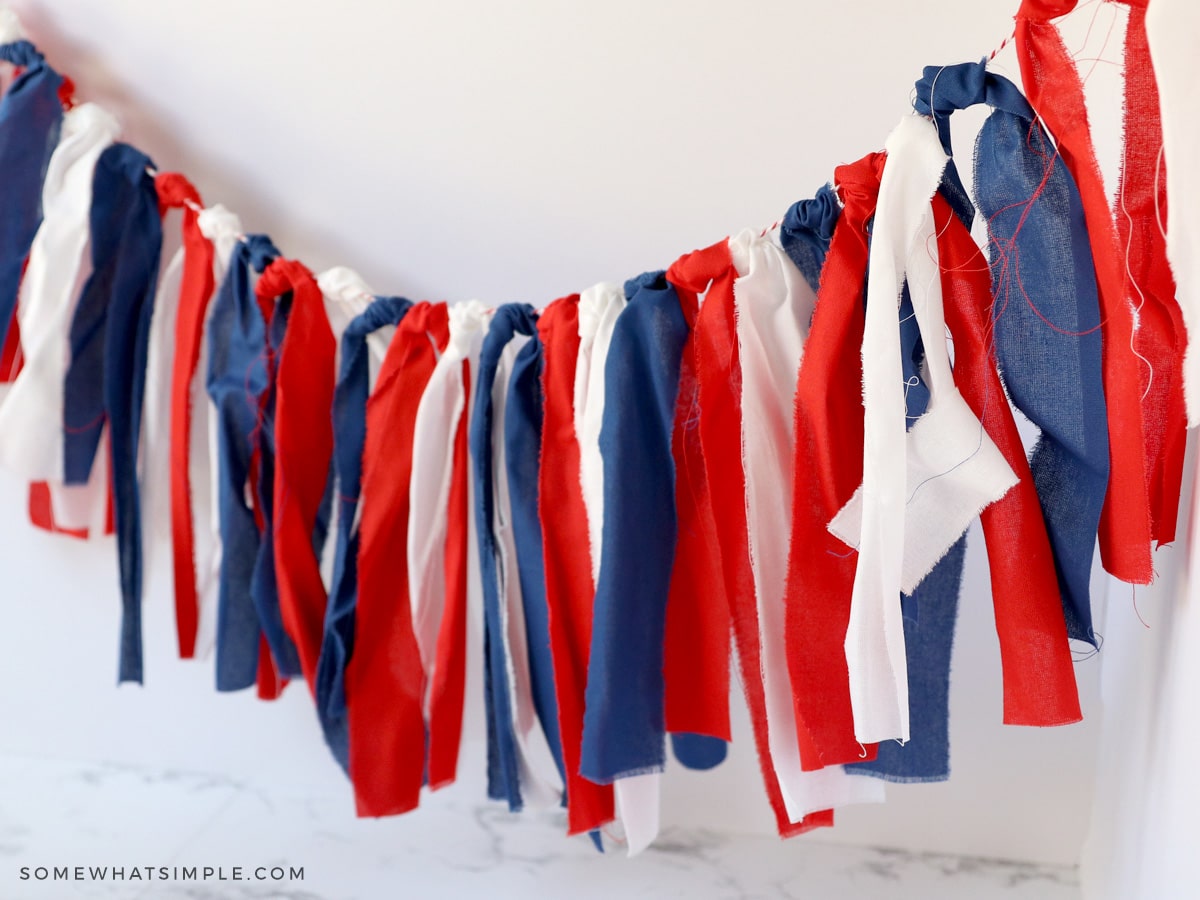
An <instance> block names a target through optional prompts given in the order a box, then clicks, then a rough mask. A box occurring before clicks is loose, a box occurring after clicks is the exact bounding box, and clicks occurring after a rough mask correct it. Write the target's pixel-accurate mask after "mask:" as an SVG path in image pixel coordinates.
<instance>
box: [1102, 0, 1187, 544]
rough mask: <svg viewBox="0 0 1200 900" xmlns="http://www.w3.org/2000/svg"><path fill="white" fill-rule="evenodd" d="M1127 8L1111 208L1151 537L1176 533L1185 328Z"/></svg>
mask: <svg viewBox="0 0 1200 900" xmlns="http://www.w3.org/2000/svg"><path fill="white" fill-rule="evenodd" d="M1109 2H1115V3H1119V4H1121V5H1124V6H1127V7H1128V8H1129V24H1128V26H1127V29H1126V34H1125V69H1124V75H1125V146H1124V152H1123V154H1122V156H1121V182H1120V185H1119V187H1118V190H1117V198H1116V203H1115V208H1114V214H1115V216H1116V220H1117V237H1118V240H1119V241H1120V248H1121V251H1122V257H1121V258H1123V259H1124V260H1125V265H1124V267H1123V269H1124V273H1125V296H1126V298H1127V299H1128V300H1129V302H1131V303H1132V304H1133V307H1134V315H1135V319H1134V322H1135V326H1136V333H1135V342H1136V343H1135V347H1136V352H1137V353H1138V354H1139V355H1140V356H1142V357H1143V360H1144V364H1143V365H1142V366H1141V372H1142V390H1141V394H1140V396H1141V397H1142V421H1143V423H1144V425H1145V429H1146V457H1147V460H1148V461H1149V479H1150V480H1149V488H1150V516H1151V518H1150V524H1151V528H1152V531H1151V536H1152V537H1153V538H1154V540H1155V541H1157V542H1158V543H1159V544H1160V545H1161V544H1169V543H1171V542H1172V541H1174V540H1175V523H1176V520H1177V519H1178V518H1179V497H1180V493H1181V487H1182V483H1183V457H1184V450H1185V448H1186V444H1187V409H1186V404H1185V402H1184V385H1183V380H1182V379H1183V363H1182V360H1183V358H1184V353H1185V351H1186V346H1187V332H1186V329H1185V328H1184V324H1183V313H1182V312H1181V309H1180V305H1179V304H1178V303H1177V302H1176V300H1175V279H1174V277H1173V276H1172V274H1171V267H1170V265H1169V264H1168V263H1167V243H1166V236H1165V235H1164V233H1163V228H1162V222H1161V221H1160V210H1165V209H1166V208H1167V178H1166V176H1165V175H1164V174H1163V171H1162V167H1161V166H1160V165H1159V161H1160V154H1161V153H1162V150H1163V129H1162V118H1161V115H1160V113H1159V97H1158V85H1157V83H1156V81H1155V73H1154V67H1153V66H1152V65H1151V62H1150V47H1149V43H1148V41H1147V38H1146V6H1147V0H1109Z"/></svg>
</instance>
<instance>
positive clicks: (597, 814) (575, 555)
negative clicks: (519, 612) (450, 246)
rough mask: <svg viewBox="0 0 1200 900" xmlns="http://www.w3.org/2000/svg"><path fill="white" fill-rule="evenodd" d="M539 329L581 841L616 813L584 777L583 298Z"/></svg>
mask: <svg viewBox="0 0 1200 900" xmlns="http://www.w3.org/2000/svg"><path fill="white" fill-rule="evenodd" d="M537 328H538V335H539V336H540V338H541V341H542V348H543V354H544V356H543V358H544V368H543V374H542V389H543V393H544V403H543V418H542V447H541V466H540V468H539V470H538V516H539V518H540V519H541V524H542V556H543V559H544V561H545V570H546V605H547V607H548V611H549V617H550V653H551V657H552V659H553V660H554V690H555V694H556V695H557V698H558V728H559V733H560V735H561V739H562V751H563V763H564V765H565V768H566V776H567V784H566V788H567V833H568V834H580V833H582V832H587V831H592V830H594V829H597V828H600V827H601V826H602V825H606V824H608V823H609V822H611V821H612V820H613V817H614V812H613V789H612V786H611V785H599V784H594V783H593V782H591V781H588V780H587V779H586V778H584V777H582V776H581V775H580V774H579V757H580V746H581V744H582V740H583V709H584V690H585V688H586V686H587V669H588V657H589V654H590V651H591V645H592V601H593V599H594V597H595V588H594V586H593V584H592V554H591V548H590V545H589V538H588V518H587V507H586V506H585V505H584V501H583V483H582V481H581V480H580V479H581V476H580V449H579V441H578V439H577V437H576V435H575V363H576V360H577V357H578V355H579V295H578V294H572V295H571V296H569V297H563V298H561V299H559V300H555V301H554V302H553V303H551V304H550V305H549V306H548V307H546V310H545V312H543V313H542V314H541V316H539V317H538V323H537ZM669 683H670V682H669V681H668V684H669ZM668 695H669V692H668Z"/></svg>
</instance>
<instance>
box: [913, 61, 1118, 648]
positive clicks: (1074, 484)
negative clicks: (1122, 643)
mask: <svg viewBox="0 0 1200 900" xmlns="http://www.w3.org/2000/svg"><path fill="white" fill-rule="evenodd" d="M935 86H936V89H935ZM975 103H986V104H988V105H990V106H992V107H993V111H992V113H991V115H989V116H988V118H987V120H986V121H985V122H984V124H983V127H982V129H981V130H980V133H979V137H978V139H977V143H976V147H977V152H976V156H975V193H976V199H977V200H978V203H979V207H980V211H981V212H982V214H983V215H984V217H985V218H986V220H987V222H988V230H989V237H990V247H989V249H990V256H991V267H992V289H993V294H994V297H995V307H994V312H993V315H994V319H995V338H996V355H997V360H998V362H999V366H1000V370H1001V373H1002V375H1003V376H1004V382H1005V386H1006V387H1007V388H1008V392H1009V396H1010V397H1011V398H1012V401H1013V403H1014V404H1015V405H1016V407H1017V408H1018V409H1020V410H1021V412H1022V413H1024V414H1025V415H1026V416H1027V417H1028V418H1029V419H1030V421H1032V422H1033V423H1034V424H1035V425H1037V426H1038V428H1039V429H1041V438H1040V440H1039V441H1038V443H1037V446H1036V447H1035V448H1034V451H1033V454H1032V456H1031V459H1030V468H1031V469H1032V471H1033V479H1034V484H1035V486H1036V487H1037V492H1038V497H1039V499H1040V500H1041V504H1042V512H1043V514H1044V516H1045V519H1046V528H1047V531H1048V533H1049V536H1050V543H1051V546H1052V548H1053V550H1054V558H1055V566H1056V568H1057V571H1058V575H1059V584H1060V586H1061V588H1062V594H1063V611H1064V614H1065V616H1066V620H1067V631H1068V634H1069V635H1070V636H1071V637H1073V638H1077V639H1080V640H1085V641H1088V642H1089V643H1092V644H1095V640H1096V639H1095V635H1094V633H1093V631H1092V615H1091V601H1090V596H1089V584H1090V579H1091V568H1092V555H1093V552H1094V547H1095V541H1096V532H1097V527H1098V523H1099V521H1100V511H1101V508H1102V506H1103V504H1104V496H1105V492H1106V489H1107V483H1108V460H1109V454H1108V424H1107V423H1108V416H1107V411H1106V407H1105V402H1104V383H1103V376H1102V371H1101V334H1100V327H1099V326H1100V307H1099V297H1098V293H1097V288H1096V277H1095V269H1094V266H1093V263H1092V257H1091V245H1090V243H1089V241H1088V233H1087V226H1086V224H1085V221H1084V214H1083V206H1082V203H1081V201H1080V197H1079V191H1078V189H1077V188H1076V187H1075V183H1074V181H1073V180H1072V178H1071V175H1070V173H1069V172H1068V171H1067V169H1066V166H1065V165H1064V164H1063V162H1062V160H1061V159H1060V158H1059V157H1058V156H1057V155H1056V154H1055V151H1054V147H1053V145H1052V144H1051V142H1050V140H1049V139H1048V138H1047V136H1046V133H1045V132H1044V131H1043V130H1042V128H1041V126H1040V125H1038V124H1037V122H1036V120H1035V119H1034V116H1033V111H1032V109H1031V108H1030V106H1029V104H1028V102H1027V101H1026V100H1025V98H1024V97H1023V96H1022V95H1021V93H1020V91H1019V90H1017V88H1016V86H1015V85H1013V84H1012V82H1010V81H1008V80H1007V79H1005V78H1002V77H1001V76H999V75H995V74H993V73H990V72H987V71H986V67H985V66H984V64H983V63H966V64H962V65H957V66H947V67H945V68H938V67H929V68H927V69H926V70H925V77H924V78H923V79H922V80H921V82H919V83H918V85H917V110H918V112H924V113H926V114H933V115H934V116H935V120H937V121H939V123H940V122H942V121H946V120H948V118H949V115H950V114H951V113H952V112H953V111H954V110H956V109H962V108H964V107H966V106H970V105H972V104H975ZM939 127H941V128H943V129H945V128H946V126H942V125H940V126H939Z"/></svg>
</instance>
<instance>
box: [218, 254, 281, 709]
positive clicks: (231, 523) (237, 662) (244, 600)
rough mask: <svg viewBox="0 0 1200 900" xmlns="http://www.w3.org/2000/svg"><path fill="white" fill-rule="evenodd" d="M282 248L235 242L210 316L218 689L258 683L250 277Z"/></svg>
mask: <svg viewBox="0 0 1200 900" xmlns="http://www.w3.org/2000/svg"><path fill="white" fill-rule="evenodd" d="M277 256H279V251H278V250H276V249H275V246H274V245H273V244H272V243H271V241H270V239H269V238H267V237H266V236H265V235H261V234H256V235H250V236H249V237H248V238H247V239H246V242H245V243H242V244H239V245H238V246H237V247H236V248H234V251H233V255H232V256H231V258H230V261H229V271H228V273H227V274H226V276H225V280H224V281H223V282H222V283H221V287H220V290H219V291H218V292H217V296H216V299H215V300H214V301H213V309H212V312H211V314H210V316H209V321H208V345H209V347H210V348H211V350H210V355H209V361H208V373H207V386H208V393H209V396H210V397H211V398H212V400H213V403H214V404H215V405H216V407H217V414H218V424H217V441H218V448H219V449H218V503H219V513H220V529H221V544H222V551H221V573H220V579H221V580H220V589H219V595H218V596H219V599H218V607H217V637H216V657H217V659H216V681H217V690H219V691H236V690H241V689H242V688H247V687H250V686H252V685H253V684H254V683H255V680H256V675H257V669H258V645H259V634H260V632H261V626H260V624H259V620H258V613H257V612H256V610H255V608H254V600H253V598H252V597H251V595H250V580H251V575H252V573H253V571H254V563H255V560H256V559H257V557H258V549H259V532H258V526H257V525H256V523H255V520H254V508H253V506H252V504H251V503H250V501H249V497H248V483H249V477H250V458H251V454H252V453H253V449H254V440H255V429H256V427H257V424H258V402H259V398H260V397H261V395H262V392H263V391H265V390H266V388H267V368H266V353H265V346H266V323H264V322H263V318H262V313H261V312H260V310H259V307H258V303H257V301H256V300H255V298H254V291H253V289H252V287H251V285H250V277H251V271H252V270H253V271H257V272H262V271H263V269H265V268H266V267H267V264H268V263H269V262H270V261H271V260H272V259H274V258H276V257H277Z"/></svg>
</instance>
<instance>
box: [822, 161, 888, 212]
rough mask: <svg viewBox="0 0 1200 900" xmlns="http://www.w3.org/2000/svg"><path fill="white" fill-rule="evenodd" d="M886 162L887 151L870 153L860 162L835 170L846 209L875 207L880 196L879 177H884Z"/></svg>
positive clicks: (836, 182) (838, 188)
mask: <svg viewBox="0 0 1200 900" xmlns="http://www.w3.org/2000/svg"><path fill="white" fill-rule="evenodd" d="M886 162H887V154H886V153H868V154H867V155H866V156H864V157H863V158H862V159H860V160H859V161H858V162H853V163H849V164H847V165H842V166H838V167H837V168H836V169H834V170H833V178H834V183H835V184H836V185H837V191H838V195H839V196H840V197H841V198H842V204H843V205H844V206H845V207H846V209H850V208H852V207H857V208H864V207H865V208H869V209H873V208H874V207H875V201H876V200H877V199H878V198H879V179H880V178H882V177H883V166H884V164H885V163H886Z"/></svg>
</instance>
